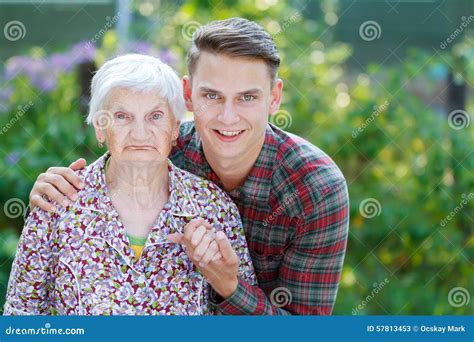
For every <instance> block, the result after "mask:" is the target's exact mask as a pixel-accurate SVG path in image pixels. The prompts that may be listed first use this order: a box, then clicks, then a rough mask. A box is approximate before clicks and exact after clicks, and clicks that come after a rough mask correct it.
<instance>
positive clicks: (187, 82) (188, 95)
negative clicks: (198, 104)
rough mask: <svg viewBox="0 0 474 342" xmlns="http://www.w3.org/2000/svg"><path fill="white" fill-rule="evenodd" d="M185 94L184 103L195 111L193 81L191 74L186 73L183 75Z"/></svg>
mask: <svg viewBox="0 0 474 342" xmlns="http://www.w3.org/2000/svg"><path fill="white" fill-rule="evenodd" d="M182 82H183V96H184V103H185V104H186V109H187V110H188V111H189V112H193V100H192V94H193V85H192V82H191V76H188V75H185V76H183V80H182Z"/></svg>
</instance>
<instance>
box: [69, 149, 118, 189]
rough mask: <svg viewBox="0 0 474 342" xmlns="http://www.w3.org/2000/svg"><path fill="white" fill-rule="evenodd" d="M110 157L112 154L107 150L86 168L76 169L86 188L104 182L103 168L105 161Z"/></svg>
mask: <svg viewBox="0 0 474 342" xmlns="http://www.w3.org/2000/svg"><path fill="white" fill-rule="evenodd" d="M109 157H110V155H109V153H108V152H107V153H105V154H103V155H102V156H100V157H99V158H98V159H96V160H95V161H94V162H93V163H91V164H89V165H87V166H86V167H85V168H83V169H81V170H78V171H75V173H76V175H77V176H79V177H80V178H81V180H82V181H83V182H84V184H85V188H88V187H90V186H93V187H96V186H97V185H98V184H101V183H102V182H103V170H104V166H105V162H106V161H107V159H108V158H109Z"/></svg>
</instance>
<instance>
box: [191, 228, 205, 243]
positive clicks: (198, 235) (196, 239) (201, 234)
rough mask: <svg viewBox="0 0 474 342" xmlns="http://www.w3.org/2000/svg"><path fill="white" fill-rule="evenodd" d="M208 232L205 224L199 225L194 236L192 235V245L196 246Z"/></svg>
mask: <svg viewBox="0 0 474 342" xmlns="http://www.w3.org/2000/svg"><path fill="white" fill-rule="evenodd" d="M207 232H208V230H207V228H206V227H204V226H199V227H198V228H197V229H196V231H195V232H194V234H193V236H191V245H193V246H194V247H196V246H197V245H199V243H200V242H201V240H202V238H203V237H204V235H205V234H206V233H207Z"/></svg>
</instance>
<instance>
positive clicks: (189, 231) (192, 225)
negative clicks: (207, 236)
mask: <svg viewBox="0 0 474 342" xmlns="http://www.w3.org/2000/svg"><path fill="white" fill-rule="evenodd" d="M203 221H204V220H203V219H202V218H201V217H199V218H197V219H192V220H191V221H189V223H188V224H187V225H186V226H185V227H184V239H185V240H187V241H191V237H192V236H193V234H194V232H195V231H196V229H197V227H199V226H200V225H201V223H202V222H203Z"/></svg>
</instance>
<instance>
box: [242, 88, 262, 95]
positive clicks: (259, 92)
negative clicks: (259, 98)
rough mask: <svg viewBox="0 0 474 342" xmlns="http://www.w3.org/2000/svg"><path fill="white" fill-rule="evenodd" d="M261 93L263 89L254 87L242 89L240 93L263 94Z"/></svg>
mask: <svg viewBox="0 0 474 342" xmlns="http://www.w3.org/2000/svg"><path fill="white" fill-rule="evenodd" d="M261 93H262V89H260V88H252V89H249V90H245V91H241V92H239V93H238V94H239V95H245V94H261Z"/></svg>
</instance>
